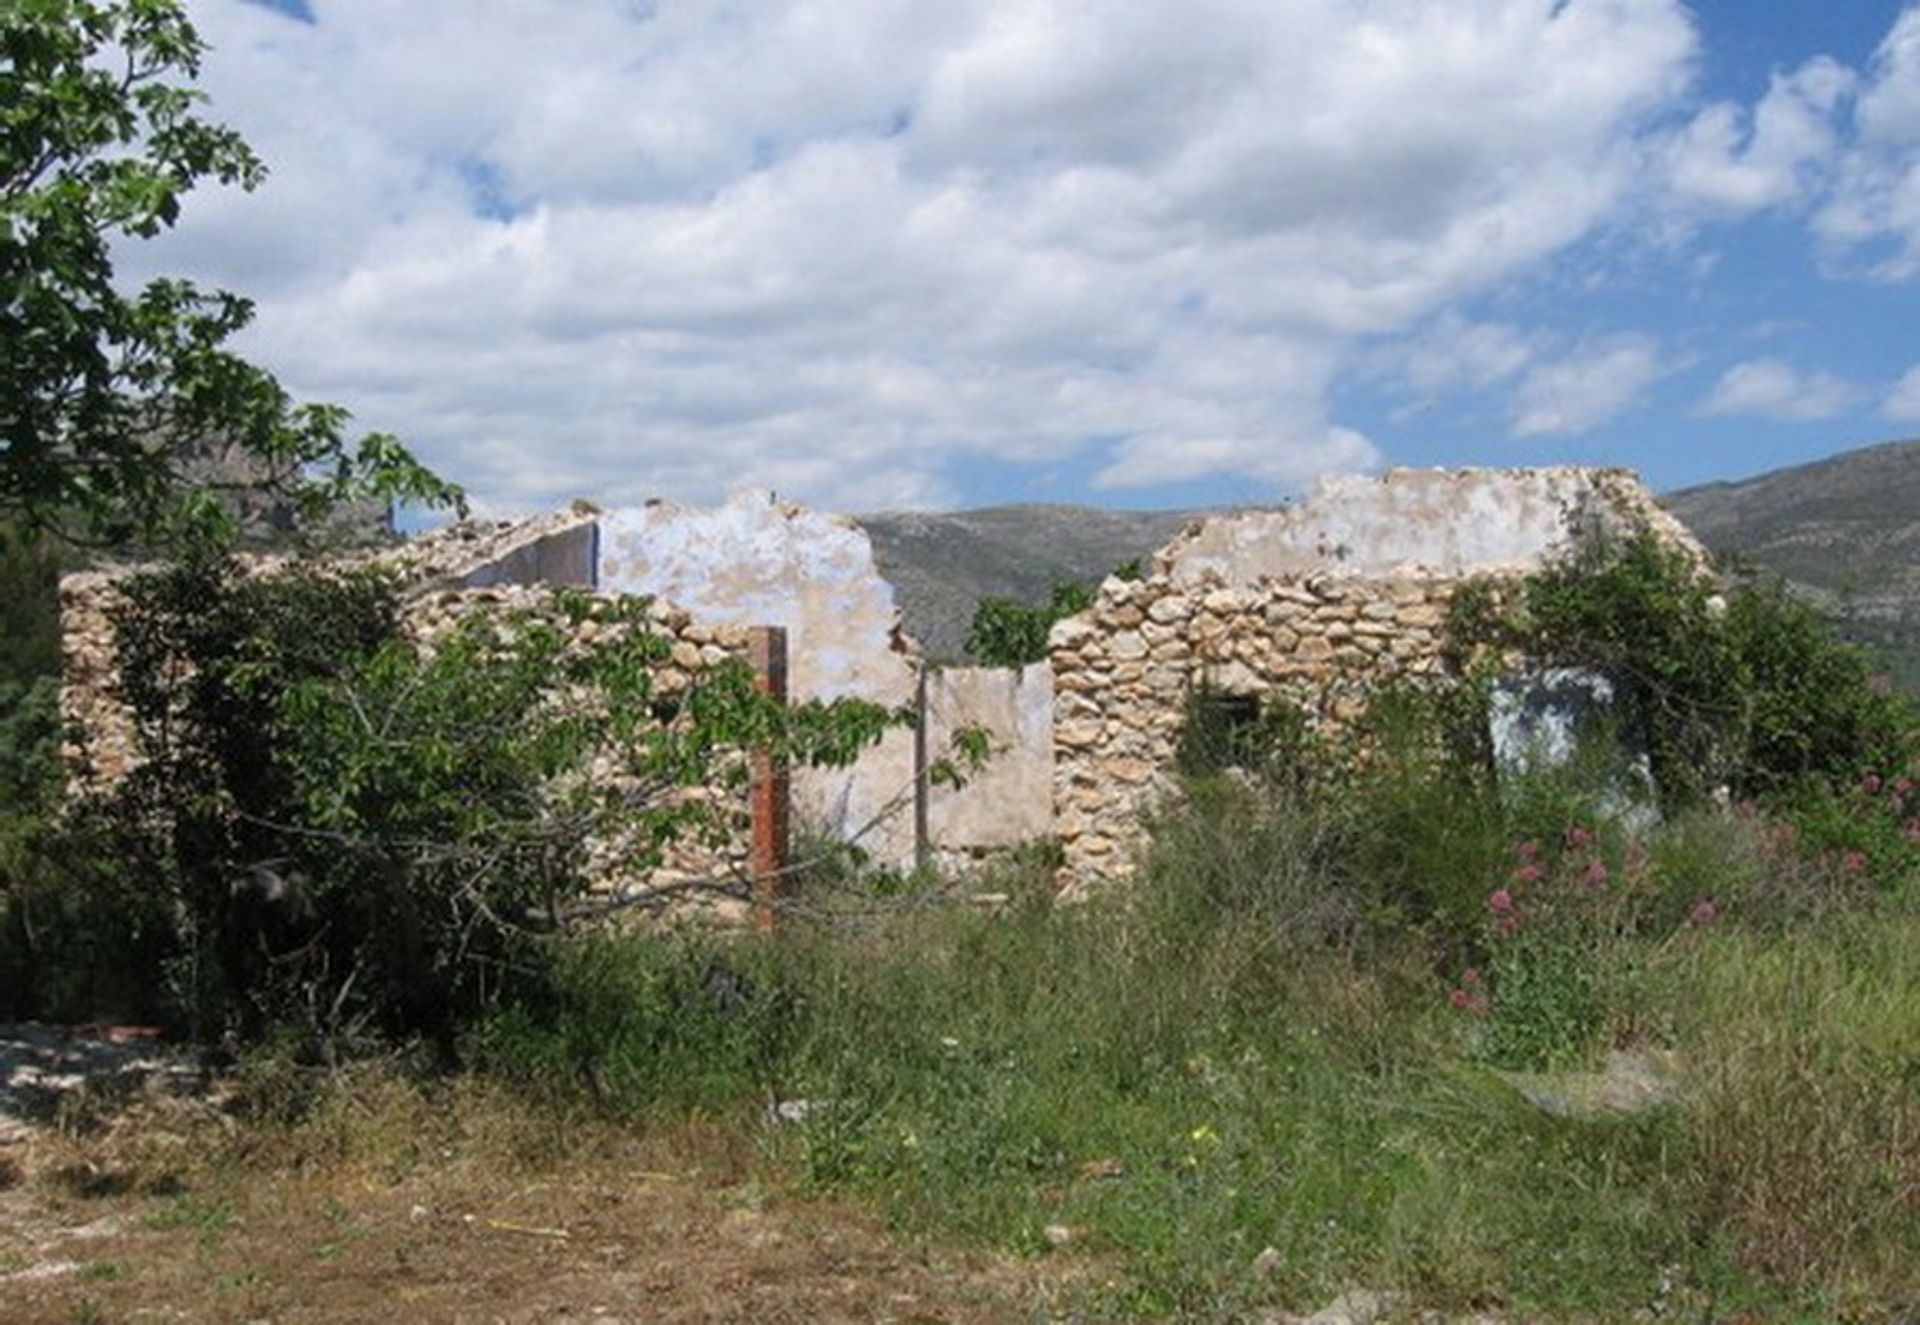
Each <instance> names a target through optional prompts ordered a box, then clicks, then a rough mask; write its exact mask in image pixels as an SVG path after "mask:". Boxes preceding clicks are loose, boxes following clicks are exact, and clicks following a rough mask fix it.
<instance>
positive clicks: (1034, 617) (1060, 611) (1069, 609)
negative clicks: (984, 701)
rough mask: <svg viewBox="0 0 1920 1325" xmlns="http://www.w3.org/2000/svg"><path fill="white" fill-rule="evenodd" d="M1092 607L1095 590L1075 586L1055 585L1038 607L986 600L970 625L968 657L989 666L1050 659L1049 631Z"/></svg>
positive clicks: (1009, 599) (967, 642) (981, 602)
mask: <svg viewBox="0 0 1920 1325" xmlns="http://www.w3.org/2000/svg"><path fill="white" fill-rule="evenodd" d="M1092 605H1093V591H1092V590H1090V589H1088V588H1087V587H1086V586H1085V585H1083V584H1072V583H1061V584H1056V585H1054V586H1053V593H1052V594H1051V595H1050V596H1049V597H1048V599H1047V601H1046V602H1044V603H1039V604H1033V605H1029V604H1027V603H1018V602H1015V601H1014V600H1013V599H1011V598H995V597H988V598H983V599H981V600H980V605H979V606H978V607H976V608H975V609H974V611H973V620H972V622H970V623H969V624H968V626H967V640H966V649H967V656H968V657H969V658H972V659H973V660H974V661H975V662H977V663H980V664H981V665H983V666H986V667H1024V666H1026V665H1027V664H1028V663H1036V662H1039V661H1041V660H1042V659H1043V658H1045V657H1046V656H1047V632H1048V631H1049V630H1052V629H1053V623H1054V622H1056V621H1058V620H1060V619H1061V618H1062V617H1070V616H1072V615H1073V614H1074V613H1076V612H1083V611H1085V610H1086V609H1087V608H1089V607H1091V606H1092Z"/></svg>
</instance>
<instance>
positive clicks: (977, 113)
mask: <svg viewBox="0 0 1920 1325" xmlns="http://www.w3.org/2000/svg"><path fill="white" fill-rule="evenodd" d="M191 9H192V12H193V14H194V16H195V19H196V21H197V22H198V23H199V25H200V27H201V29H202V31H203V34H204V35H205V36H206V37H207V38H208V39H209V40H210V41H211V42H212V44H213V46H214V52H213V54H212V55H211V56H210V58H209V59H208V61H207V64H206V67H205V74H204V79H203V82H204V85H205V87H206V89H207V90H208V91H209V92H210V94H211V95H212V97H213V101H214V109H215V111H216V112H217V113H218V115H219V116H220V117H222V118H224V119H225V120H227V121H228V122H230V123H232V124H233V125H235V126H236V127H237V128H239V129H240V130H241V131H242V132H243V133H245V134H246V135H247V136H248V138H249V139H250V140H251V141H252V142H253V143H254V145H255V146H256V148H257V149H258V150H259V151H260V152H261V154H262V155H263V156H264V157H265V158H266V159H267V161H268V162H269V164H270V166H271V167H272V170H273V174H272V177H271V179H270V180H269V182H268V183H267V185H266V186H264V187H263V188H262V189H260V190H259V191H257V192H255V193H253V194H251V195H246V194H237V193H219V192H210V193H206V194H203V195H200V196H197V197H196V198H195V199H194V200H193V201H192V203H191V204H190V205H189V209H188V213H187V217H186V219H185V220H184V221H183V223H182V224H181V226H180V227H179V229H178V230H177V231H176V232H175V233H174V234H172V235H170V236H168V237H166V238H165V239H163V240H161V241H159V242H157V243H154V244H150V245H142V246H139V250H138V252H129V254H128V256H127V261H128V263H129V265H130V267H131V268H132V269H133V270H134V272H135V273H136V274H137V273H142V272H145V271H159V270H168V271H185V272H187V273H189V274H193V275H197V276H200V277H202V278H204V279H208V280H212V281H216V282H219V283H223V284H226V285H228V286H230V287H232V288H235V289H238V290H240V291H242V292H245V293H247V294H250V295H252V296H254V297H255V298H256V299H257V301H258V304H259V309H260V318H259V322H258V324H257V326H256V327H255V328H254V329H253V331H251V332H250V333H249V335H248V340H247V349H248V350H249V351H250V352H251V353H253V354H254V355H256V356H257V357H258V358H260V359H261V360H263V361H265V362H266V363H268V364H269V365H270V366H272V367H274V368H275V369H276V370H277V371H279V372H280V373H281V375H282V377H283V379H284V380H285V381H286V382H287V383H288V385H289V386H290V387H292V388H293V389H294V390H296V392H298V393H300V394H302V395H305V396H309V397H313V398H319V399H327V400H334V401H338V402H340V403H342V404H345V405H347V406H348V407H349V408H351V409H353V410H354V411H355V414H356V416H357V418H358V419H359V421H360V423H361V424H363V425H364V426H366V427H369V428H378V429H383V430H389V431H393V432H396V433H398V434H400V435H401V436H402V437H404V438H406V439H407V440H408V441H409V442H411V443H413V444H414V445H415V446H416V448H417V449H418V450H419V451H420V452H421V453H422V454H423V455H424V456H425V457H426V458H427V459H428V460H429V461H430V462H431V463H433V464H435V465H436V466H437V467H439V468H441V469H442V470H443V471H444V472H446V473H448V474H449V475H451V476H452V477H454V478H456V479H458V480H460V481H462V482H464V483H466V484H467V485H468V486H469V487H470V488H471V489H472V490H473V491H474V493H475V494H476V496H478V497H479V498H480V500H481V503H482V504H483V506H486V507H491V508H497V509H527V508H535V507H540V506H545V505H551V504H555V503H558V502H560V501H564V500H566V499H567V498H570V497H573V496H576V495H583V496H588V497H593V498H596V499H599V500H602V501H608V502H620V501H634V500H640V499H643V498H646V497H649V496H667V497H672V498H677V499H680V500H686V501H709V500H714V499H716V498H718V497H720V496H722V495H724V494H725V493H726V492H727V491H728V490H730V489H732V488H735V487H739V486H762V487H773V488H777V489H779V490H781V491H783V492H786V493H789V494H791V495H793V496H796V497H799V498H801V499H802V500H806V501H809V502H812V503H815V504H818V505H822V506H826V507H830V508H837V509H846V510H860V509H874V508H880V507H899V506H934V507H940V506H956V505H977V504H985V503H991V502H1004V501H1021V500H1044V501H1087V502H1094V503H1098V504H1106V505H1125V506H1173V505H1188V504H1198V503H1207V504H1211V503H1224V502H1245V501H1262V500H1271V499H1274V498H1276V497H1279V496H1281V495H1284V494H1286V493H1289V492H1291V491H1294V490H1297V489H1298V488H1299V487H1301V486H1303V485H1305V484H1308V483H1310V482H1311V481H1312V480H1313V479H1314V478H1315V477H1317V476H1318V475H1320V474H1323V473H1326V472H1329V471H1334V470H1352V469H1372V468H1380V467H1384V466H1387V465H1393V464H1417V465H1429V464H1444V465H1528V464H1559V463H1606V464H1627V465H1632V466H1634V467H1637V468H1639V469H1640V470H1642V471H1643V472H1644V473H1645V474H1646V476H1647V477H1648V478H1649V480H1650V481H1652V482H1653V483H1654V484H1656V485H1657V486H1660V487H1672V486H1677V485H1682V484H1687V483H1693V482H1699V481H1704V480H1707V479H1713V478H1722V477H1734V476H1738V475H1742V474H1748V473H1753V472H1757V471H1760V470H1764V469H1768V468H1772V467H1774V466H1776V465H1781V464H1789V463H1795V462H1798V461H1802V460H1807V459H1813V458H1816V457H1819V456H1822V455H1825V454H1828V453H1831V452H1833V451H1835V450H1840V449H1843V448H1846V447H1849V446H1854V445H1860V444H1865V443H1868V442H1873V441H1879V440H1885V439H1889V438H1894V437H1902V436H1913V435H1920V336H1917V335H1916V334H1915V328H1916V327H1920V317H1916V316H1915V314H1916V296H1917V295H1920V7H1916V6H1913V5H1909V4H1904V3H1901V2H1899V0H1848V2H1847V3H1844V4H1826V5H1816V4H1811V3H1778V2H1776V3H1755V2H1754V0H1745V2H1741V0H1712V2H1711V3H1708V2H1706V0H1700V2H1699V3H1695V4H1691V5H1689V4H1684V3H1681V0H1559V2H1556V0H942V3H940V4H938V5H934V4H931V3H928V2H927V0H834V2H833V3H832V4H820V3H806V2H804V0H755V3H753V4H751V5H739V4H733V3H723V2H722V0H701V2H699V3H692V2H680V0H657V2H653V3H639V0H565V2H564V3H563V2H562V0H490V3H489V5H488V6H487V7H486V8H485V10H484V11H477V10H476V9H475V7H474V6H473V5H472V4H471V3H470V0H409V3H407V4H405V5H398V4H394V3H392V2H391V0H191ZM476 13H484V15H485V17H484V19H482V18H476Z"/></svg>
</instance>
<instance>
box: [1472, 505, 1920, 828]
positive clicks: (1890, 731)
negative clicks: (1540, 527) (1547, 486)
mask: <svg viewBox="0 0 1920 1325" xmlns="http://www.w3.org/2000/svg"><path fill="white" fill-rule="evenodd" d="M1450 627H1451V632H1452V636H1453V639H1454V640H1455V642H1456V644H1457V645H1459V646H1461V647H1462V649H1463V651H1464V652H1472V651H1475V650H1483V651H1484V650H1491V651H1494V652H1507V653H1514V654H1519V655H1524V656H1526V657H1528V658H1530V659H1533V660H1535V661H1537V662H1540V663H1547V664H1560V665H1572V666H1580V667H1590V668H1593V669H1595V670H1598V671H1601V672H1604V673H1607V674H1608V675H1610V676H1613V677H1615V678H1617V679H1618V680H1620V681H1622V682H1624V683H1625V685H1626V687H1627V689H1628V692H1629V695H1630V698H1631V700H1632V702H1633V703H1634V705H1635V708H1636V713H1635V721H1636V724H1637V726H1638V728H1639V730H1640V733H1641V734H1642V735H1643V736H1644V738H1645V740H1646V742H1647V745H1648V749H1649V752H1650V754H1651V757H1652V760H1653V768H1654V776H1655V778H1656V780H1657V781H1658V783H1659V785H1660V788H1661V791H1662V794H1663V796H1665V797H1666V798H1668V799H1669V800H1670V801H1672V802H1676V803H1680V802H1685V801H1687V800H1690V799H1694V798H1697V797H1699V796H1700V795H1702V794H1704V793H1706V792H1709V791H1712V790H1714V789H1715V788H1718V787H1722V786H1725V787H1728V788H1730V789H1731V790H1732V791H1733V792H1734V793H1735V794H1741V795H1748V794H1767V793H1778V792H1781V791H1783V790H1785V789H1787V788H1790V787H1792V786H1794V785H1796V784H1798V783H1801V782H1803V781H1805V780H1807V779H1815V780H1826V781H1841V782H1847V781H1852V780H1854V779H1856V778H1857V777H1858V776H1860V775H1861V774H1862V773H1863V772H1865V771H1868V770H1871V769H1876V768H1878V769H1884V768H1887V767H1892V766H1897V765H1899V764H1902V763H1904V755H1905V750H1906V746H1907V742H1908V739H1909V732H1910V728H1911V718H1910V714H1909V712H1908V706H1907V703H1906V701H1905V700H1904V699H1903V698H1902V697H1900V696H1898V695H1896V694H1894V693H1892V691H1891V687H1890V686H1888V685H1886V684H1884V683H1883V682H1882V681H1879V680H1876V675H1877V674H1876V671H1875V666H1874V663H1873V661H1872V660H1871V658H1870V657H1869V656H1868V655H1867V654H1866V653H1865V652H1864V651H1862V650H1861V649H1859V648H1857V647H1855V646H1853V645H1850V644H1846V643H1844V642H1842V641H1841V640H1840V639H1839V638H1838V636H1837V635H1836V633H1835V631H1834V629H1833V627H1832V625H1831V623H1829V622H1828V621H1826V620H1825V619H1824V618H1822V617H1821V616H1820V614H1819V613H1818V612H1817V611H1816V610H1815V609H1814V608H1813V607H1812V606H1810V605H1808V604H1807V603H1805V602H1804V601H1802V600H1800V599H1798V598H1795V597H1794V596H1792V595H1791V594H1790V593H1788V592H1787V591H1786V589H1785V588H1784V587H1783V586H1781V585H1779V584H1778V583H1765V582H1761V583H1755V582H1739V583H1735V584H1733V585H1731V586H1730V587H1728V588H1726V589H1725V590H1723V589H1722V588H1721V586H1719V585H1718V584H1716V583H1715V582H1714V581H1713V580H1712V579H1710V578H1708V577H1706V576H1703V575H1701V574H1700V573H1699V572H1698V570H1697V568H1696V567H1695V566H1694V565H1693V563H1692V561H1691V560H1690V559H1689V558H1688V557H1687V556H1686V554H1685V553H1683V552H1681V551H1679V550H1677V549H1673V548H1670V547H1668V546H1666V545H1664V544H1663V543H1661V542H1660V541H1659V540H1658V539H1656V538H1655V537H1654V536H1653V535H1652V534H1651V533H1646V532H1640V533H1636V534H1633V535H1631V536H1628V537H1605V536H1595V537H1593V538H1591V539H1589V540H1587V541H1586V542H1584V543H1583V544H1582V545H1581V546H1580V547H1579V548H1578V549H1577V551H1576V553H1575V555H1574V556H1572V557H1570V558H1568V559H1567V560H1565V561H1564V562H1562V563H1560V564H1557V565H1554V566H1551V567H1549V568H1547V569H1545V570H1543V571H1541V572H1539V573H1537V574H1535V575H1533V576H1530V577H1529V578H1528V579H1526V580H1525V581H1524V582H1523V583H1522V584H1521V585H1520V586H1519V588H1518V590H1517V592H1510V591H1509V592H1503V591H1502V590H1500V589H1499V588H1497V587H1495V586H1492V585H1487V584H1482V585H1479V586H1476V587H1473V588H1471V589H1470V590H1468V591H1463V592H1462V593H1461V594H1460V595H1458V596H1457V597H1456V599H1455V602H1454V607H1453V613H1452V619H1451V622H1450Z"/></svg>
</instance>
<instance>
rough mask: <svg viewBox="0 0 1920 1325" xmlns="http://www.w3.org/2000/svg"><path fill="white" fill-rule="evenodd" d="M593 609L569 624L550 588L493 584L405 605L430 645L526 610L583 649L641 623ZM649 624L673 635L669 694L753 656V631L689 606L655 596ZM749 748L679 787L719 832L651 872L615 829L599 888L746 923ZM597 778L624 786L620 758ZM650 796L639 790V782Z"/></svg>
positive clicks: (662, 673)
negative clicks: (702, 615) (469, 625)
mask: <svg viewBox="0 0 1920 1325" xmlns="http://www.w3.org/2000/svg"><path fill="white" fill-rule="evenodd" d="M587 602H588V604H589V610H588V613H587V615H586V618H585V619H584V620H582V621H580V622H579V623H578V624H575V623H573V622H572V621H570V620H569V619H568V618H567V617H566V616H565V615H564V614H563V613H561V612H560V611H559V610H558V608H557V607H556V606H555V603H554V596H553V593H552V591H551V590H550V589H548V588H546V587H543V586H526V585H491V586H482V587H475V588H450V589H441V590H434V591H431V592H427V593H422V594H419V595H416V596H415V597H414V598H412V599H411V600H409V601H408V603H407V604H406V606H405V608H404V609H403V612H402V617H401V625H402V629H403V630H405V631H406V632H407V633H408V634H409V635H410V636H411V637H413V638H414V639H416V640H418V641H420V642H421V643H422V645H423V647H428V648H430V647H431V646H432V642H433V641H434V640H435V639H436V638H438V637H440V636H443V635H445V634H447V633H448V632H450V631H452V630H454V629H456V628H457V627H458V625H459V624H460V623H461V622H462V621H464V620H467V619H470V618H471V617H473V616H475V615H476V614H500V615H526V616H530V617H532V618H533V619H535V620H539V621H545V622H547V623H549V624H552V625H556V626H560V627H562V628H564V629H566V630H568V631H570V632H571V634H572V636H573V639H574V643H575V647H577V648H584V647H587V646H589V645H592V644H596V643H613V642H616V641H618V640H619V639H621V638H623V637H624V636H625V635H626V634H627V633H628V632H629V631H631V630H633V629H635V628H636V627H635V625H634V624H632V623H629V622H626V621H622V620H618V619H615V618H616V614H615V613H614V612H613V611H612V608H613V606H614V598H613V596H611V595H607V594H589V595H588V596H587ZM645 629H647V630H648V631H650V632H652V633H653V634H656V635H659V636H661V637H662V638H663V639H665V640H666V641H667V642H668V654H667V659H666V661H665V662H663V663H662V664H661V665H660V666H659V667H657V668H655V669H654V671H653V674H652V675H653V684H654V689H655V693H656V694H658V695H660V696H661V697H663V698H671V697H674V696H679V695H683V694H685V693H686V692H687V691H688V690H689V689H690V688H692V687H693V686H694V685H696V684H698V682H699V681H700V678H701V677H702V675H703V674H704V673H706V672H708V671H710V670H711V669H713V668H715V667H718V666H720V665H721V664H723V663H725V662H727V661H729V660H738V661H740V662H748V661H749V657H750V655H749V644H750V640H751V636H752V633H753V632H752V630H751V629H750V628H748V627H744V626H731V625H715V624H713V623H710V622H705V621H700V620H696V619H695V618H694V617H693V616H692V614H690V613H689V612H687V611H686V610H685V609H684V608H681V607H678V606H676V605H674V604H671V603H667V602H665V601H664V600H660V599H653V600H650V601H648V602H647V604H646V620H645ZM745 760H746V752H745V751H731V752H729V751H722V752H719V753H717V754H716V756H715V758H714V761H713V763H712V766H711V769H710V774H709V777H708V781H707V783H706V785H704V786H699V787H690V788H684V789H680V790H678V791H675V792H673V793H672V794H673V796H674V797H675V799H676V800H694V801H702V802H705V803H707V804H708V805H709V806H710V807H711V808H712V813H713V816H714V819H713V823H714V827H715V830H716V831H715V833H714V834H712V835H708V834H700V835H698V836H688V837H685V838H684V839H683V840H681V841H679V842H676V843H674V844H673V845H672V846H671V847H670V848H669V849H668V851H667V854H666V859H665V860H664V861H663V862H662V863H661V864H660V865H659V866H657V867H654V868H651V869H646V870H635V869H634V868H632V866H631V864H630V861H631V852H632V849H633V847H634V845H635V844H634V843H633V842H632V841H631V840H630V839H627V838H624V837H621V836H618V835H616V836H614V837H611V838H606V839H602V840H599V841H596V842H594V843H593V844H592V845H591V847H590V852H591V858H590V862H589V865H588V873H589V876H590V878H591V879H592V882H593V887H594V890H595V891H596V892H598V893H601V894H603V895H609V896H610V897H623V898H628V899H635V898H636V895H641V894H646V895H653V896H660V897H664V896H666V895H669V894H670V895H671V901H670V902H663V904H662V905H661V907H660V909H661V910H663V911H665V912H667V913H668V914H670V915H673V916H676V917H682V916H689V915H693V914H699V915H702V916H707V917H712V918H716V919H719V920H721V921H723V922H726V923H735V922H741V921H744V920H745V918H746V911H747V900H748V899H747V892H748V887H749V875H750V869H751V866H750V855H751V845H752V818H751V805H750V800H749V795H748V788H747V786H746V784H745V783H744V782H743V781H735V782H732V783H731V784H730V782H729V778H728V775H729V774H730V773H733V772H736V771H739V770H741V769H743V768H744V765H745ZM590 776H594V777H596V778H599V779H601V780H604V781H609V782H612V783H614V784H615V785H616V786H617V785H618V784H619V781H620V779H619V776H618V774H617V772H616V770H615V767H614V765H613V762H612V761H611V760H603V761H601V762H600V763H599V764H597V765H596V766H595V767H594V769H593V770H591V773H590ZM633 790H634V792H635V794H636V795H637V794H641V793H640V789H639V788H634V789H633Z"/></svg>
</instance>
